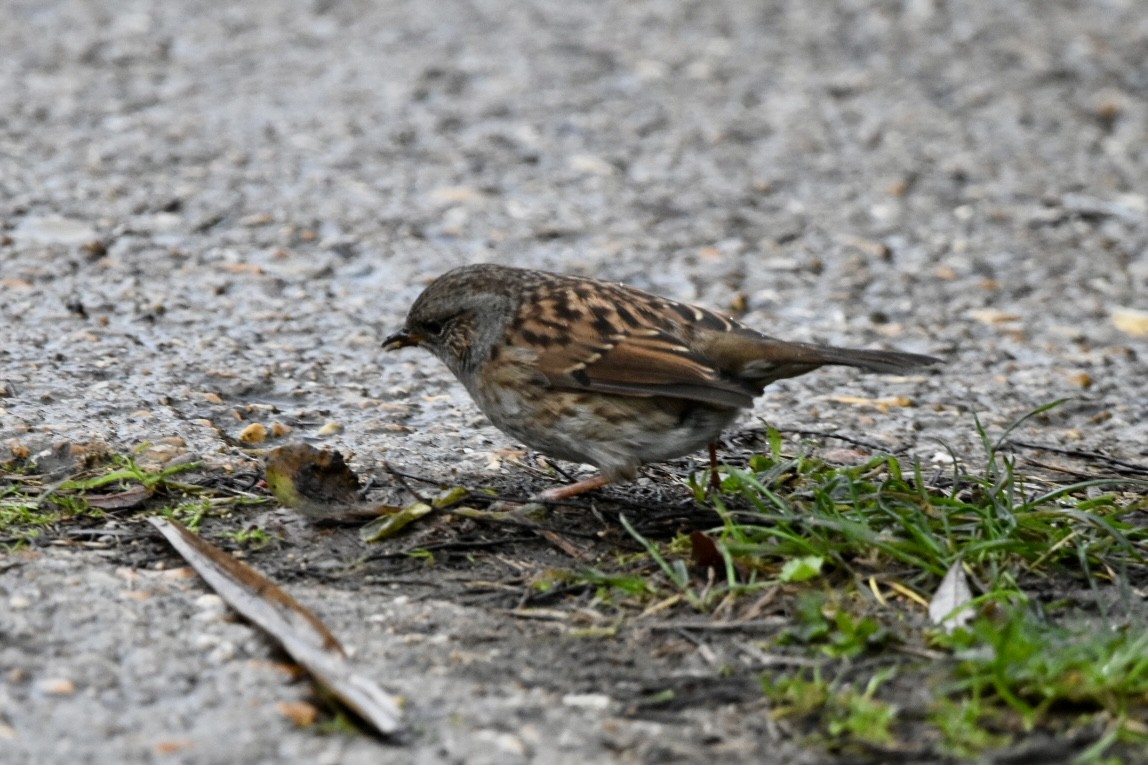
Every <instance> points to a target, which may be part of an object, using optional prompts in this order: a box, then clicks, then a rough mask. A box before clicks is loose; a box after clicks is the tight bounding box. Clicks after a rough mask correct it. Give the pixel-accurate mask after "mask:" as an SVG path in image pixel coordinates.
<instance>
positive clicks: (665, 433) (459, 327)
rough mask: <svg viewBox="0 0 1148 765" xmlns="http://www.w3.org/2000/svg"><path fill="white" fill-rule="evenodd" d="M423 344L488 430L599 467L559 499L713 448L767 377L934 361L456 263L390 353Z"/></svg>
mask: <svg viewBox="0 0 1148 765" xmlns="http://www.w3.org/2000/svg"><path fill="white" fill-rule="evenodd" d="M412 345H415V346H420V347H423V348H426V349H427V350H429V351H430V352H431V353H433V354H434V355H435V356H437V357H438V358H439V359H440V360H441V361H442V362H443V363H444V364H446V365H447V367H448V368H449V369H450V371H451V372H453V373H454V375H455V377H457V378H458V379H459V381H460V382H462V384H463V385H465V386H466V389H467V391H468V392H469V393H470V396H471V398H472V399H474V402H475V403H476V404H477V405H478V408H479V409H481V410H482V411H483V413H484V414H485V415H486V416H487V417H488V418H490V421H491V422H492V423H494V425H495V427H497V428H498V429H499V430H501V431H503V432H504V433H508V434H510V435H511V436H513V437H515V438H517V439H519V440H520V441H522V442H523V443H524V444H526V445H527V446H529V447H531V448H533V449H536V450H538V451H539V452H542V453H543V454H546V455H548V456H551V457H556V458H558V459H561V460H569V461H571V462H579V463H589V464H591V465H594V466H596V467H597V468H598V469H599V470H600V471H601V473H600V474H599V475H597V476H594V477H592V478H588V479H585V480H582V481H578V482H577V483H573V484H570V485H568V486H561V487H556V488H554V489H550V490H548V491H545V492H543V493H542V494H540V495H539V496H538V499H542V500H559V499H565V498H567V497H571V496H574V495H576V494H580V493H582V492H584V491H589V490H591V489H596V488H598V487H600V486H603V485H605V484H607V483H609V482H611V481H617V480H620V479H625V478H633V477H634V475H635V474H636V473H637V469H638V466H640V465H643V464H645V463H649V462H661V461H663V460H669V459H673V458H675V457H681V456H683V455H685V454H689V453H691V452H694V451H697V450H699V449H701V448H702V447H704V446H706V445H709V446H710V449H711V455H712V454H713V444H714V443H715V441H716V439H717V437H718V436H719V435H720V434H721V432H722V431H723V430H724V429H725V428H726V427H728V426H729V425H730V424H731V423H732V422H733V421H734V420H735V419H736V418H737V416H738V413H739V412H740V411H741V410H742V409H746V408H749V407H751V406H753V399H754V397H755V396H759V395H761V393H762V391H763V389H764V388H765V386H767V385H769V384H770V383H771V382H773V381H774V380H781V379H783V378H786V377H796V376H797V375H802V374H805V373H806V372H811V371H813V370H814V369H817V368H818V367H821V366H825V365H829V364H834V365H842V366H850V367H858V368H860V369H864V370H867V371H870V372H903V371H905V370H906V369H911V368H913V367H917V366H921V365H924V364H933V363H936V362H938V361H940V359H936V358H934V357H932V356H923V355H920V354H916V353H902V352H900V351H870V350H854V349H849V348H834V347H831V346H824V345H814V344H811V343H791V342H786V341H784V340H778V339H776V338H773V337H769V336H768V335H763V334H762V333H760V332H758V331H756V330H754V329H750V328H749V327H746V326H744V325H742V324H739V323H738V322H736V321H734V320H733V319H727V318H725V317H722V316H720V315H718V314H716V313H714V312H713V311H708V310H706V309H704V308H698V307H697V306H693V305H688V304H686V303H678V302H676V301H673V300H669V299H667V298H663V297H658V296H657V295H652V294H650V293H648V292H643V291H641V290H638V289H635V288H633V287H627V286H625V285H623V284H613V283H609V282H602V281H597V280H595V279H586V278H582V277H577V276H566V275H563V274H555V273H548V272H545V271H532V270H528V269H523V268H510V267H507V266H498V265H494V264H490V263H485V264H479V265H473V266H463V267H461V268H456V269H453V270H451V271H448V272H446V273H445V274H443V275H442V276H440V277H438V278H437V279H435V280H434V281H432V282H431V283H430V284H429V285H428V286H427V288H426V289H425V290H424V291H423V293H422V294H421V295H419V297H418V298H417V299H416V300H415V302H414V305H412V306H411V309H410V311H409V313H408V314H407V319H406V324H405V325H404V327H403V328H402V329H401V330H400V331H398V332H396V333H395V334H393V335H391V336H390V337H388V338H387V339H386V340H385V341H384V342H383V347H384V348H386V349H387V350H394V349H396V348H405V347H407V346H412Z"/></svg>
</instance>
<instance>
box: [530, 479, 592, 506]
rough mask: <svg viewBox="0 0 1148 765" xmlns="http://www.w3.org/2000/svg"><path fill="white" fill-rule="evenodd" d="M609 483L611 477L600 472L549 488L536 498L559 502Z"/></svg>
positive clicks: (540, 500)
mask: <svg viewBox="0 0 1148 765" xmlns="http://www.w3.org/2000/svg"><path fill="white" fill-rule="evenodd" d="M608 483H610V479H609V478H607V477H606V476H604V475H602V474H601V473H599V474H598V475H595V476H591V477H590V478H584V479H582V480H581V481H577V482H575V483H571V484H567V485H566V486H555V487H554V488H553V489H547V490H546V491H544V492H542V493H541V494H537V495H535V496H534V499H535V500H537V501H539V502H558V501H561V500H563V499H570V498H571V497H576V496H578V495H579V494H584V493H585V492H588V491H593V490H594V489H600V488H602V487H603V486H605V485H606V484H608Z"/></svg>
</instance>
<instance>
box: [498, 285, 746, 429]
mask: <svg viewBox="0 0 1148 765" xmlns="http://www.w3.org/2000/svg"><path fill="white" fill-rule="evenodd" d="M709 325H713V326H709ZM703 326H704V327H707V328H709V329H714V330H725V329H728V328H729V327H730V326H731V323H730V322H728V320H726V319H723V318H722V317H720V316H718V315H717V314H714V313H711V312H709V311H705V310H703V309H701V308H696V307H694V306H689V305H685V304H683V303H676V302H674V301H672V300H666V299H664V298H660V297H657V296H655V295H650V294H648V293H645V292H641V291H640V290H635V289H633V288H629V287H624V286H622V285H603V284H601V283H590V282H587V281H584V280H580V279H565V280H563V281H561V282H559V283H557V284H546V285H542V286H540V287H539V288H538V289H537V290H536V291H535V293H534V294H533V295H532V296H531V299H529V300H526V301H524V304H523V307H522V309H521V310H520V311H519V314H518V315H517V316H516V318H515V319H514V321H512V322H511V325H510V327H509V332H510V338H509V339H510V341H511V343H512V344H514V345H516V346H519V347H527V348H530V349H531V350H532V351H534V352H535V353H536V354H537V356H536V358H535V361H534V363H533V366H534V367H535V369H536V370H537V372H538V373H540V374H541V375H542V376H544V377H545V378H546V380H547V382H549V384H550V385H553V386H554V387H556V388H561V389H566V390H588V391H597V392H600V393H614V394H619V395H626V396H668V397H673V398H681V399H688V400H692V401H699V402H703V403H708V404H715V405H718V406H728V407H748V406H751V405H752V404H753V396H754V395H755V393H756V392H757V391H756V390H755V389H754V386H752V385H751V384H747V383H745V382H743V381H741V380H739V379H738V378H737V377H736V376H734V375H733V374H732V373H731V370H729V369H724V368H722V366H721V365H720V363H719V362H716V361H715V360H714V359H713V358H711V357H710V356H709V355H708V354H705V353H702V352H699V351H698V350H696V348H695V347H694V344H693V342H692V339H693V337H694V335H695V333H696V332H697V330H698V328H699V327H703Z"/></svg>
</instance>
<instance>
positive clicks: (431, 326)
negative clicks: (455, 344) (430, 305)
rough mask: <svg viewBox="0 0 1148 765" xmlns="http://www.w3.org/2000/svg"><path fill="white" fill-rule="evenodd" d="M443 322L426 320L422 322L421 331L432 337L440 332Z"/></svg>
mask: <svg viewBox="0 0 1148 765" xmlns="http://www.w3.org/2000/svg"><path fill="white" fill-rule="evenodd" d="M442 330H443V323H442V322H441V321H427V322H423V331H424V332H426V333H427V334H428V335H431V336H432V337H438V336H439V335H441V334H442Z"/></svg>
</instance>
